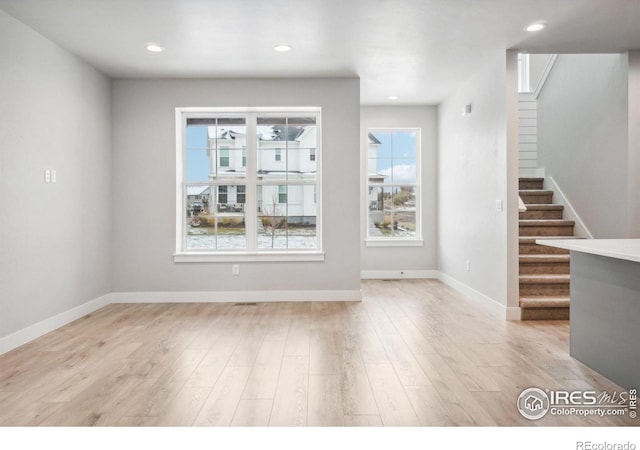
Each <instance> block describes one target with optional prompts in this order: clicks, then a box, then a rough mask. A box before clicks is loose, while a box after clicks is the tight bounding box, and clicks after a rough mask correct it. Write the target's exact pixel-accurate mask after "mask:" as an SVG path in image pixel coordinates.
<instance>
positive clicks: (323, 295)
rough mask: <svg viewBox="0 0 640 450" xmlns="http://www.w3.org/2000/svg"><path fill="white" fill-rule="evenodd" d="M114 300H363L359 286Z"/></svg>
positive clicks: (119, 295) (119, 299) (116, 296)
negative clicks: (345, 288) (354, 288)
mask: <svg viewBox="0 0 640 450" xmlns="http://www.w3.org/2000/svg"><path fill="white" fill-rule="evenodd" d="M110 297H111V303H228V302H230V303H247V302H249V303H253V302H359V301H362V291H360V290H359V289H358V290H302V291H221V292H215V291H184V292H113V293H111V295H110Z"/></svg>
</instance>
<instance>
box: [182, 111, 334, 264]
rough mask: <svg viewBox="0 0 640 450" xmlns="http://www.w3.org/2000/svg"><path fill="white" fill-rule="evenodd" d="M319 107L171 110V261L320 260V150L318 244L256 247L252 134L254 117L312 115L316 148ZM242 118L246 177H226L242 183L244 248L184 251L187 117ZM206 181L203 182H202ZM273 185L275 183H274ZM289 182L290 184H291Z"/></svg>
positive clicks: (319, 158)
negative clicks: (173, 151) (173, 212)
mask: <svg viewBox="0 0 640 450" xmlns="http://www.w3.org/2000/svg"><path fill="white" fill-rule="evenodd" d="M321 113H322V110H321V108H320V107H292V108H280V107H273V108H262V107H254V108H238V107H229V108H218V107H212V108H199V107H193V108H192V107H180V108H176V110H175V119H176V241H175V242H176V246H175V253H174V255H173V260H174V262H177V263H182V262H187V263H188V262H253V261H258V262H269V261H273V262H283V261H324V250H323V249H324V247H323V240H322V152H321V151H318V152H317V155H318V156H317V157H316V182H315V184H314V186H315V188H316V199H315V200H316V236H317V242H318V246H317V248H316V249H310V250H307V249H259V248H258V246H257V218H258V215H257V214H258V212H257V211H258V208H257V187H258V185H259V184H263V183H258V174H257V167H258V151H257V136H256V127H257V125H256V119H257V117H259V116H261V117H264V116H269V115H272V116H278V117H280V116H285V117H308V116H310V115H313V116H314V117H315V118H316V126H317V145H316V148H317V149H321V148H322V124H321V119H322V114H321ZM221 115H224V116H225V117H233V116H235V117H245V118H246V120H247V122H246V127H247V138H246V139H247V148H246V157H247V165H246V177H245V178H244V179H242V180H237V179H236V180H235V181H234V180H230V181H229V183H227V184H229V185H237V184H244V185H245V186H246V188H245V196H246V203H245V213H246V214H247V216H246V220H245V226H246V228H245V233H246V237H247V250H224V249H222V250H212V249H208V250H187V248H186V234H185V232H186V230H185V221H184V211H185V207H186V204H185V201H186V200H185V199H186V196H185V195H184V192H185V186H186V184H191V183H187V182H186V181H185V168H186V151H185V149H186V139H187V133H186V124H187V119H188V118H198V117H203V118H205V117H212V116H214V117H215V116H221ZM203 184H207V183H203ZM276 184H277V182H276ZM295 184H296V183H295V182H292V185H295Z"/></svg>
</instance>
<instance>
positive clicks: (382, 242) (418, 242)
mask: <svg viewBox="0 0 640 450" xmlns="http://www.w3.org/2000/svg"><path fill="white" fill-rule="evenodd" d="M365 246H366V247H424V241H423V240H422V239H398V240H394V239H376V240H373V239H371V240H367V241H365Z"/></svg>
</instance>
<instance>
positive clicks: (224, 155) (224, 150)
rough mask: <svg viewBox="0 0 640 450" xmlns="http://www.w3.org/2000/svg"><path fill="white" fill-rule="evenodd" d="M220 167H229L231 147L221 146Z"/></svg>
mask: <svg viewBox="0 0 640 450" xmlns="http://www.w3.org/2000/svg"><path fill="white" fill-rule="evenodd" d="M220 167H229V147H221V148H220Z"/></svg>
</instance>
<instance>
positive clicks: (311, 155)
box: [309, 148, 316, 161]
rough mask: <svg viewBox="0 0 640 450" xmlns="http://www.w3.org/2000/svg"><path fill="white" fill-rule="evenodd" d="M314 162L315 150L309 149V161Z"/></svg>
mask: <svg viewBox="0 0 640 450" xmlns="http://www.w3.org/2000/svg"><path fill="white" fill-rule="evenodd" d="M315 160H316V149H315V148H311V149H309V161H315Z"/></svg>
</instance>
